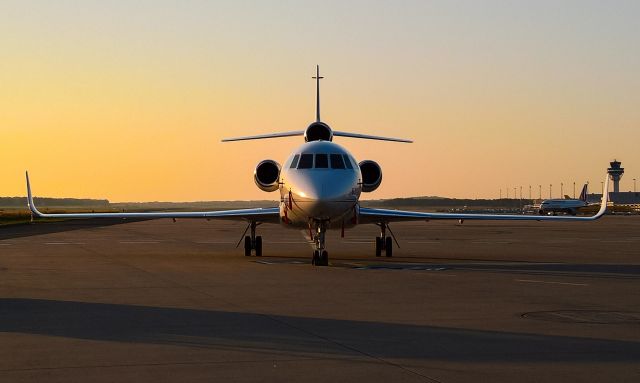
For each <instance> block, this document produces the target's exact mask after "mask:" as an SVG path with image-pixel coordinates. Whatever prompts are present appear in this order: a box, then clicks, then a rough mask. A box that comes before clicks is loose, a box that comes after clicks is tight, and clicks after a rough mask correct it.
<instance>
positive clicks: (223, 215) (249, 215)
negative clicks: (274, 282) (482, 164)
mask: <svg viewBox="0 0 640 383" xmlns="http://www.w3.org/2000/svg"><path fill="white" fill-rule="evenodd" d="M26 177H27V200H28V205H29V210H31V213H33V215H35V216H36V217H40V218H66V219H75V218H205V219H237V220H246V221H256V222H265V223H278V222H279V219H280V212H279V209H278V208H277V207H272V208H255V209H236V210H219V211H176V212H169V211H168V212H148V213H61V214H48V213H42V212H40V211H39V210H38V209H37V208H36V205H35V204H34V202H33V195H32V193H31V183H30V182H29V172H27V173H26Z"/></svg>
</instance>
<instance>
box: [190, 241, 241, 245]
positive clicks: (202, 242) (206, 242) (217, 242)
mask: <svg viewBox="0 0 640 383" xmlns="http://www.w3.org/2000/svg"><path fill="white" fill-rule="evenodd" d="M196 243H199V244H212V243H213V244H220V243H231V244H236V243H237V242H232V241H197V242H196Z"/></svg>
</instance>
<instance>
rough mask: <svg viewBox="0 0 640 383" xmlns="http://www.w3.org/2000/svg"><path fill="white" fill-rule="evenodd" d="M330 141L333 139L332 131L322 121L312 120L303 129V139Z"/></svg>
mask: <svg viewBox="0 0 640 383" xmlns="http://www.w3.org/2000/svg"><path fill="white" fill-rule="evenodd" d="M320 140H322V141H331V140H333V131H332V130H331V128H330V127H329V125H327V124H325V123H324V122H320V121H317V122H314V123H312V124H311V125H309V126H308V127H307V130H305V131H304V141H305V142H311V141H320Z"/></svg>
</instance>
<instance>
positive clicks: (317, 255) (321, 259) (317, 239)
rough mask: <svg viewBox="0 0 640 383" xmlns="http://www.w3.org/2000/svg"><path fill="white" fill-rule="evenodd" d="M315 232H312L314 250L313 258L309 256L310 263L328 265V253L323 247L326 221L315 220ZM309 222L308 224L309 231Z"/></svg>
mask: <svg viewBox="0 0 640 383" xmlns="http://www.w3.org/2000/svg"><path fill="white" fill-rule="evenodd" d="M314 224H315V232H313V233H312V234H313V237H312V239H313V243H314V246H315V248H316V249H315V250H314V251H313V258H311V264H312V265H315V266H329V253H327V251H326V250H325V248H324V239H325V234H326V232H327V221H316V222H314ZM311 225H312V224H311V223H310V224H309V232H311Z"/></svg>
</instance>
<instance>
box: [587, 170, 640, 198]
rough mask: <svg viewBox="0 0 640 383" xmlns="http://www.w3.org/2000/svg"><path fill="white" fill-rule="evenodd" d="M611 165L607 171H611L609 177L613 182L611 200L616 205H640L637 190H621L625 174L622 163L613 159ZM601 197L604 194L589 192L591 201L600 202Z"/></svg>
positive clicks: (639, 196) (639, 195) (610, 193)
mask: <svg viewBox="0 0 640 383" xmlns="http://www.w3.org/2000/svg"><path fill="white" fill-rule="evenodd" d="M609 165H610V167H609V168H608V169H607V173H609V178H610V179H611V181H612V182H613V191H611V192H609V200H610V201H611V202H613V204H614V205H638V206H639V207H640V193H638V192H636V191H635V190H634V191H629V192H621V191H620V179H621V178H622V175H623V174H624V168H623V167H621V166H620V165H622V163H621V162H620V161H618V160H613V161H611V162H610V163H609ZM634 187H635V185H634ZM601 199H602V194H589V195H588V196H587V201H589V203H599V202H600V201H601Z"/></svg>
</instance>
